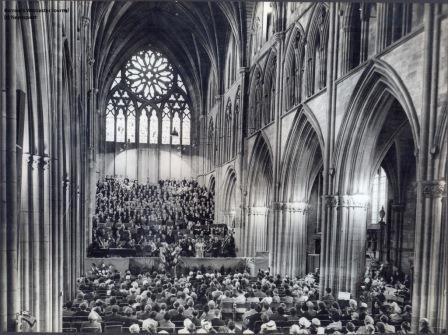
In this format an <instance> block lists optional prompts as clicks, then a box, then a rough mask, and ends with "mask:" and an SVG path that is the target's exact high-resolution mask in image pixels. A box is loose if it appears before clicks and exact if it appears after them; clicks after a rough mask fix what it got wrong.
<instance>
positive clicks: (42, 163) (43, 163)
mask: <svg viewBox="0 0 448 335" xmlns="http://www.w3.org/2000/svg"><path fill="white" fill-rule="evenodd" d="M38 165H39V168H40V169H42V170H48V168H49V167H50V157H48V156H44V157H39V163H38Z"/></svg>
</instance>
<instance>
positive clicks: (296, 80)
mask: <svg viewBox="0 0 448 335" xmlns="http://www.w3.org/2000/svg"><path fill="white" fill-rule="evenodd" d="M304 58H305V31H304V30H303V28H302V26H301V25H300V24H299V23H296V24H295V26H294V29H293V31H292V33H291V35H290V36H289V39H288V42H287V49H286V55H285V64H284V74H285V81H284V87H285V89H284V91H285V93H284V94H285V102H286V105H285V111H287V110H289V109H291V108H292V107H293V106H295V105H297V104H298V103H300V102H301V101H302V88H303V85H302V81H303V80H302V79H303V72H304Z"/></svg>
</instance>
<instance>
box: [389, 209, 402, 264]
mask: <svg viewBox="0 0 448 335" xmlns="http://www.w3.org/2000/svg"><path fill="white" fill-rule="evenodd" d="M391 210H392V213H391V222H390V223H389V224H390V226H391V227H392V228H393V229H394V231H395V235H394V250H393V251H394V255H393V259H394V261H395V263H396V265H397V266H398V267H400V264H401V252H400V250H401V246H402V242H403V211H404V205H403V204H401V203H393V204H392V205H391Z"/></svg>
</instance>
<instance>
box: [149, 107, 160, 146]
mask: <svg viewBox="0 0 448 335" xmlns="http://www.w3.org/2000/svg"><path fill="white" fill-rule="evenodd" d="M158 142H159V118H158V117H157V112H156V111H155V110H154V109H153V110H152V112H151V117H150V119H149V143H151V144H157V143H158Z"/></svg>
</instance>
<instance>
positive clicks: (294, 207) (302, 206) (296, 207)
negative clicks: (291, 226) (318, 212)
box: [284, 202, 310, 214]
mask: <svg viewBox="0 0 448 335" xmlns="http://www.w3.org/2000/svg"><path fill="white" fill-rule="evenodd" d="M284 208H285V209H286V210H287V211H288V212H292V213H303V214H306V213H308V212H309V209H310V206H309V204H308V203H307V202H287V203H285V205H284Z"/></svg>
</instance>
